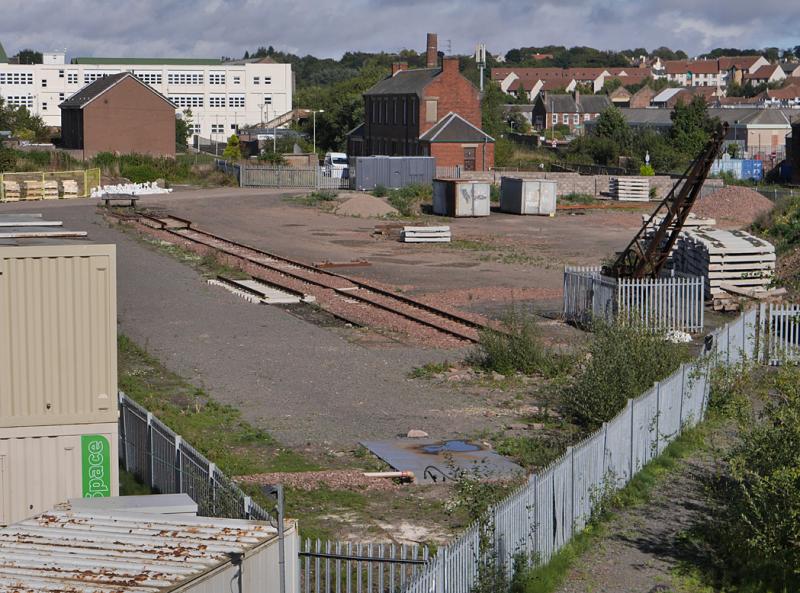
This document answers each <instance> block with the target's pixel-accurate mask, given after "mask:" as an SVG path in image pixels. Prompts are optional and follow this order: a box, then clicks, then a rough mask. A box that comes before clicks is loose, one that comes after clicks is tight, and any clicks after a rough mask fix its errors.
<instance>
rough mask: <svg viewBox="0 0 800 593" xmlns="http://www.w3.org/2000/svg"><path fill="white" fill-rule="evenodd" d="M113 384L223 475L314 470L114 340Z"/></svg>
mask: <svg viewBox="0 0 800 593" xmlns="http://www.w3.org/2000/svg"><path fill="white" fill-rule="evenodd" d="M118 348H119V386H120V389H121V390H122V391H124V392H125V393H126V394H127V395H128V396H129V397H131V398H132V399H133V400H135V401H136V402H138V403H140V404H141V405H143V406H144V407H145V408H147V409H148V410H149V411H151V412H152V413H153V414H154V415H155V416H156V417H157V418H158V419H159V420H161V421H162V422H163V423H164V424H166V425H167V426H168V427H170V428H171V429H172V430H174V431H175V432H176V433H177V434H179V435H181V436H182V437H183V438H184V439H185V440H186V441H187V442H188V443H190V444H191V445H192V446H193V447H195V448H196V449H198V450H199V451H200V452H201V453H203V455H205V456H206V457H208V458H209V459H210V460H211V461H213V462H214V463H216V464H217V465H218V466H219V468H220V469H221V470H222V471H223V472H224V473H225V474H227V475H228V476H236V475H246V474H255V473H262V472H275V471H308V470H315V469H318V467H317V466H316V465H315V464H313V463H310V462H309V461H307V460H306V459H304V458H303V457H302V456H301V455H299V454H297V453H295V452H293V451H291V450H289V449H286V448H284V447H282V446H281V445H280V444H279V443H277V442H276V441H275V439H274V438H272V436H271V435H269V434H268V433H267V432H266V431H264V430H262V429H260V428H257V427H255V426H253V425H252V424H250V423H249V422H247V421H246V420H245V419H244V418H242V415H241V412H239V410H237V409H236V408H234V407H232V406H228V405H225V404H221V403H219V402H216V401H214V400H213V399H212V398H211V397H210V396H208V394H206V393H205V392H204V391H203V390H202V389H200V388H198V387H195V386H194V385H191V384H190V383H188V382H187V381H185V380H184V379H183V378H182V377H180V376H178V375H176V374H175V373H173V372H171V371H169V370H168V369H167V368H165V367H164V366H163V365H162V364H161V363H160V362H159V361H158V360H156V359H155V358H154V357H152V356H151V355H150V354H148V353H147V352H146V351H145V350H143V349H142V348H140V347H139V346H137V345H136V344H135V343H134V342H133V341H131V340H130V339H129V338H128V337H126V336H124V335H120V336H119V340H118Z"/></svg>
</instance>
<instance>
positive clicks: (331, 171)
mask: <svg viewBox="0 0 800 593" xmlns="http://www.w3.org/2000/svg"><path fill="white" fill-rule="evenodd" d="M323 167H324V170H325V176H326V177H334V178H336V179H347V178H348V177H349V175H350V166H349V163H348V160H347V155H346V154H345V153H343V152H329V153H327V154H326V155H325V162H324V164H323Z"/></svg>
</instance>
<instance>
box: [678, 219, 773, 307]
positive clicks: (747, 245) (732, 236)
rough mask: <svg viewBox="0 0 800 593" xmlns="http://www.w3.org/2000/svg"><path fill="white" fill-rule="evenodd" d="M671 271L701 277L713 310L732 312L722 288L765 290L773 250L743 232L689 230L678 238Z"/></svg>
mask: <svg viewBox="0 0 800 593" xmlns="http://www.w3.org/2000/svg"><path fill="white" fill-rule="evenodd" d="M674 260H675V269H677V270H679V271H681V272H685V273H687V274H692V275H695V276H703V277H705V279H706V282H705V296H706V299H711V300H713V301H714V305H715V308H717V309H726V308H732V301H733V299H731V298H730V293H728V292H726V290H725V288H724V286H732V287H737V288H744V289H766V288H767V287H768V286H769V284H770V283H771V282H772V277H773V275H774V274H775V247H773V246H772V245H771V244H770V243H768V242H767V241H764V240H763V239H759V238H758V237H755V236H753V235H751V234H750V233H747V232H745V231H724V230H722V229H715V228H705V227H703V228H697V229H689V230H687V231H685V232H683V233H682V234H681V238H680V239H679V240H678V248H677V250H676V251H675V255H674Z"/></svg>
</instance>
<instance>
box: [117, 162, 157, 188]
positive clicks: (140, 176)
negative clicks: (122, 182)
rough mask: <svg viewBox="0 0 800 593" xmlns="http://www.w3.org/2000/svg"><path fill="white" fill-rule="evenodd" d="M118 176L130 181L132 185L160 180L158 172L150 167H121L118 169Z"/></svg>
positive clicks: (146, 165)
mask: <svg viewBox="0 0 800 593" xmlns="http://www.w3.org/2000/svg"><path fill="white" fill-rule="evenodd" d="M119 172H120V175H122V176H123V177H126V178H128V179H130V180H131V181H132V182H133V183H144V182H146V181H155V180H156V179H159V178H160V175H159V172H158V170H157V169H156V168H155V167H153V166H152V165H148V164H141V165H123V166H122V167H120V171H119Z"/></svg>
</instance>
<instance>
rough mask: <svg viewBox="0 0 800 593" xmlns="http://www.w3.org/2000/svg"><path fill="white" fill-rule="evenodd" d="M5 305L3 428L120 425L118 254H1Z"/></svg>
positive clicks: (71, 249)
mask: <svg viewBox="0 0 800 593" xmlns="http://www.w3.org/2000/svg"><path fill="white" fill-rule="evenodd" d="M37 242H38V244H36V243H37ZM0 303H2V307H0V428H3V427H16V426H46V425H51V426H52V425H59V424H80V423H87V424H88V423H99V422H116V420H117V296H116V248H115V246H114V245H98V244H92V243H88V242H84V241H71V242H70V241H66V240H62V241H60V242H58V243H54V242H53V240H52V239H50V240H49V243H48V242H46V241H44V240H38V241H37V240H33V241H31V242H26V243H25V244H24V245H20V246H14V245H11V246H0Z"/></svg>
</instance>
